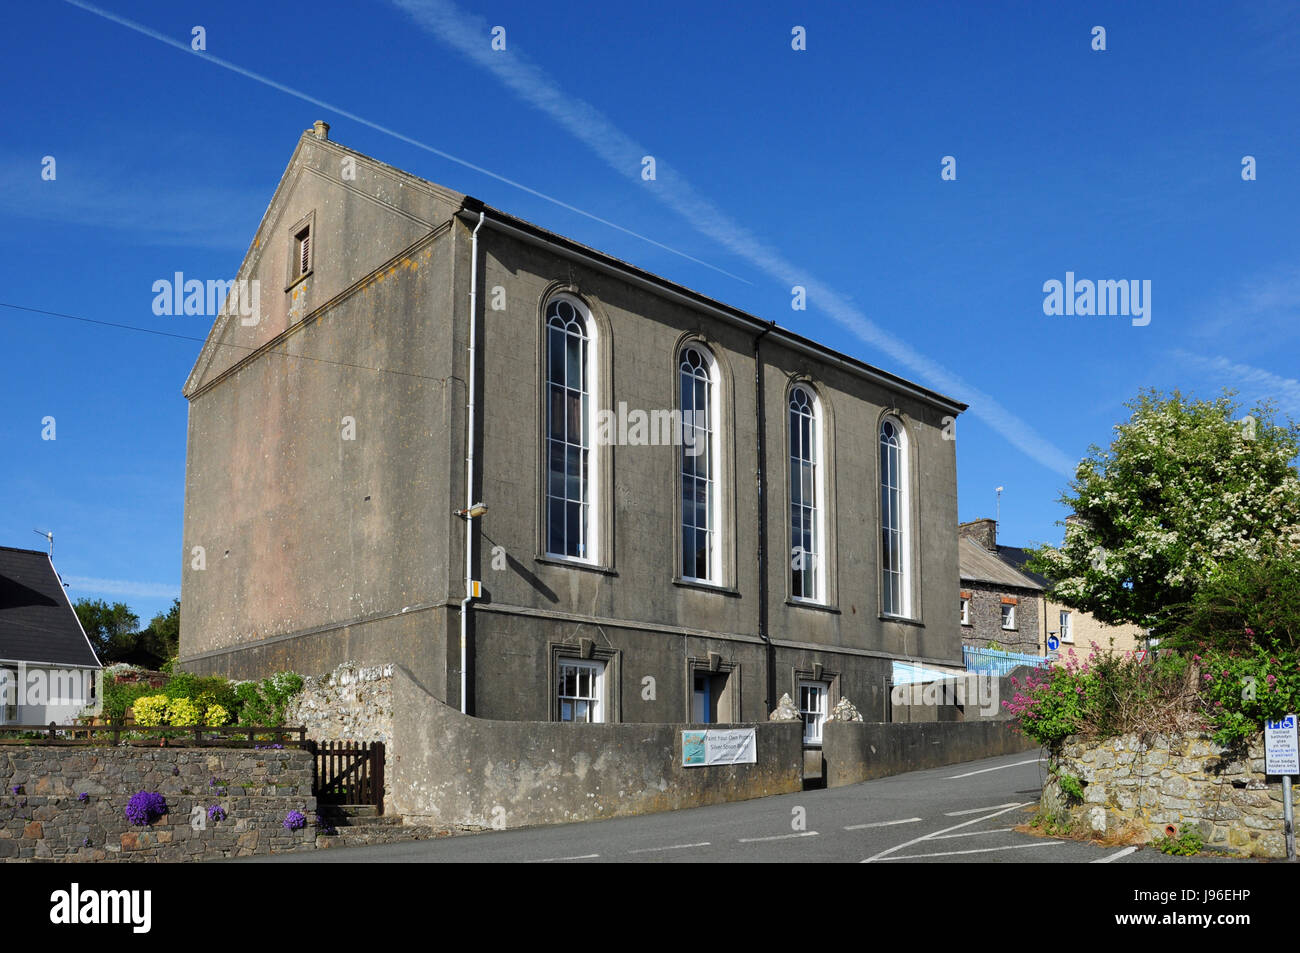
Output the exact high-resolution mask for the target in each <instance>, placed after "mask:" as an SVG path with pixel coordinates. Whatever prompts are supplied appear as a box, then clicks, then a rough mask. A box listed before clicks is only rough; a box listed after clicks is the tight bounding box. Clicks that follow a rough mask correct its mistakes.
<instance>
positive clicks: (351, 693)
mask: <svg viewBox="0 0 1300 953" xmlns="http://www.w3.org/2000/svg"><path fill="white" fill-rule="evenodd" d="M284 719H285V721H284V723H285V724H286V725H295V726H297V725H302V726H303V727H304V728H306V729H307V737H308V738H310V739H311V740H312V741H365V742H368V741H380V742H383V745H384V755H385V761H386V762H389V763H391V762H392V761H393V760H394V759H395V752H394V750H393V666H392V665H391V664H389V665H380V666H370V667H365V668H363V667H361V666H359V665H357V663H356V662H344V663H343V664H342V665H340V666H339V667H338V668H336V669H334V671H332V672H330V673H329V674H327V675H318V676H311V677H304V678H303V687H302V691H301V692H300V693H299V694H297V695H295V696H294V697H293V699H292V700H291V701H290V702H289V706H288V708H287V709H286V710H285V715H284ZM392 798H393V773H392V770H391V769H386V770H385V771H384V803H385V804H390V803H392Z"/></svg>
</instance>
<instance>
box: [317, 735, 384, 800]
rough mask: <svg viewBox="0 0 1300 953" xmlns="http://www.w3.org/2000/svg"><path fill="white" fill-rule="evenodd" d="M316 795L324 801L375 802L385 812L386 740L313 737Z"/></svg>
mask: <svg viewBox="0 0 1300 953" xmlns="http://www.w3.org/2000/svg"><path fill="white" fill-rule="evenodd" d="M311 747H312V753H313V754H314V755H315V759H316V770H315V782H314V784H313V789H314V793H315V795H316V799H317V800H318V801H320V802H322V803H325V804H373V805H374V806H375V807H376V809H377V813H379V814H383V813H384V743H383V742H382V741H371V742H364V741H361V742H358V741H313V742H311Z"/></svg>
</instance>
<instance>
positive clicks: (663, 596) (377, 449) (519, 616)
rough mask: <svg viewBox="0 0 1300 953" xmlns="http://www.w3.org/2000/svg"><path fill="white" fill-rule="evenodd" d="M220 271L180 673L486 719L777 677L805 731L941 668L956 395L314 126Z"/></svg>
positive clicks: (646, 714) (729, 710)
mask: <svg viewBox="0 0 1300 953" xmlns="http://www.w3.org/2000/svg"><path fill="white" fill-rule="evenodd" d="M237 280H238V281H239V282H245V283H249V284H248V285H247V286H248V287H252V288H260V301H258V308H257V309H255V310H254V309H250V308H244V307H243V305H244V304H246V303H247V302H248V300H249V299H250V298H251V299H254V300H256V299H258V295H256V294H251V295H245V296H244V297H243V298H242V300H241V301H240V302H239V304H240V307H238V308H236V307H231V306H229V305H228V306H227V308H226V313H224V314H223V315H222V316H221V317H219V318H218V319H217V320H216V322H215V323H214V325H213V327H212V329H211V332H210V334H209V336H208V339H207V342H206V343H205V345H204V347H203V349H202V351H201V353H200V354H199V357H198V360H197V361H196V363H195V365H194V368H193V371H192V373H191V374H190V377H189V379H188V381H187V382H186V385H185V390H184V392H185V396H186V398H187V399H188V400H189V432H188V447H187V459H186V496H185V524H184V550H185V556H184V558H185V571H184V576H183V585H182V612H181V658H180V667H181V668H184V669H188V670H191V671H197V672H217V673H224V674H227V675H230V676H232V677H236V678H249V677H256V676H262V675H265V674H266V673H268V672H270V671H273V670H276V669H282V668H288V669H294V670H297V671H299V672H302V673H304V674H307V675H320V674H323V673H326V672H329V671H331V670H332V669H333V668H334V667H335V666H337V665H339V664H340V663H341V662H343V661H345V660H353V661H355V662H356V663H357V664H358V665H361V666H376V665H386V664H397V665H400V666H402V667H403V668H404V669H406V670H407V671H409V672H410V673H412V675H413V677H414V678H415V679H417V680H418V683H419V684H420V685H421V686H422V687H423V688H424V689H425V690H427V692H428V693H429V694H430V695H432V696H433V697H435V698H437V699H440V700H442V701H445V702H446V703H447V704H449V705H451V706H454V707H459V708H461V709H462V710H465V711H467V712H469V713H470V714H474V715H477V716H481V717H484V718H492V719H503V720H532V721H562V720H581V721H596V722H688V721H690V722H739V721H756V720H760V719H764V718H766V716H767V714H768V712H769V711H770V710H771V709H772V708H774V707H775V705H776V701H777V699H778V698H779V697H780V696H781V695H782V694H786V693H788V694H790V695H791V697H792V698H793V699H794V700H795V701H796V703H797V704H798V705H799V707H800V709H801V711H802V713H803V714H804V715H805V720H806V724H807V734H806V740H808V741H809V742H810V743H815V742H816V741H817V740H818V738H819V735H820V725H821V724H822V722H823V721H824V719H825V717H826V716H827V714H829V712H830V711H831V710H832V709H833V707H834V706H835V704H836V703H837V702H838V701H839V700H840V699H841V698H843V697H848V698H850V699H851V700H852V701H853V702H854V703H855V704H856V705H857V707H858V708H859V709H860V710H861V711H862V713H863V715H864V717H866V718H868V719H871V720H881V719H882V718H884V717H885V713H886V712H887V686H888V683H889V678H890V672H891V666H892V664H893V662H894V661H895V660H898V659H905V660H909V661H912V662H916V663H920V664H935V665H941V666H950V667H951V666H954V665H955V666H960V664H961V643H962V639H961V633H960V630H959V627H958V625H957V624H956V621H955V620H954V619H953V614H952V602H953V596H954V595H955V591H956V589H957V578H958V555H957V553H958V550H957V545H956V540H955V538H954V537H953V534H952V529H951V528H952V526H953V525H954V523H955V522H956V459H955V447H954V443H953V441H951V440H949V439H945V425H946V424H950V423H951V421H952V420H953V419H954V418H955V416H956V415H958V414H960V413H961V412H962V411H963V410H964V409H965V405H963V404H961V403H959V402H957V401H954V400H952V399H950V398H947V397H944V396H943V395H941V394H937V393H935V392H933V391H931V390H928V389H926V388H924V387H921V386H919V385H917V384H914V383H911V382H909V381H907V380H904V379H903V378H901V377H898V376H896V375H894V374H891V373H889V372H887V371H884V370H880V369H878V368H875V367H872V366H870V365H868V364H865V363H863V362H862V361H859V360H857V359H855V358H852V357H849V356H847V355H844V354H840V353H837V352H835V351H833V350H831V349H830V348H827V347H825V346H823V345H820V344H817V343H816V342H814V341H810V340H808V339H806V338H803V337H801V336H800V335H798V334H796V333H794V332H792V331H789V330H786V329H784V328H781V327H779V326H777V325H776V324H775V322H773V321H769V320H766V319H763V318H759V317H755V316H753V315H750V314H747V313H745V312H743V311H740V310H738V309H736V308H733V307H730V306H728V305H725V304H723V303H721V302H718V301H715V300H713V299H710V298H708V297H706V296H704V295H702V294H699V293H697V292H694V291H691V290H690V289H687V288H684V287H682V286H680V285H677V284H675V283H673V282H672V281H669V280H667V279H665V278H661V277H658V276H656V275H653V274H650V273H648V272H646V271H644V270H642V269H640V268H637V267H635V266H633V265H630V264H627V263H625V262H622V261H619V260H617V259H615V258H612V257H611V256H609V255H606V254H603V253H601V252H598V251H596V250H594V249H591V248H588V247H585V246H582V245H580V244H578V243H576V242H574V241H571V240H569V239H566V238H564V237H562V236H560V235H557V234H554V233H552V232H549V231H546V230H545V229H542V228H539V227H538V226H536V225H533V224H531V223H529V222H526V221H523V220H521V219H519V218H516V217H514V216H512V215H509V214H507V213H505V212H502V211H500V210H497V209H495V208H491V207H489V206H487V205H485V204H484V203H482V202H480V201H478V200H477V199H474V198H471V197H469V196H466V195H463V194H460V193H457V192H454V191H451V190H449V189H447V188H444V187H442V186H439V185H435V184H433V183H432V182H428V181H425V180H423V179H420V178H417V177H416V176H413V175H410V174H409V173H406V172H402V171H401V170H399V169H396V168H393V167H392V166H389V165H385V164H384V163H382V162H379V161H377V160H375V159H372V158H369V157H367V156H365V155H362V154H360V153H358V152H355V151H354V150H351V149H348V148H346V147H344V146H342V145H340V144H338V143H337V142H334V141H332V140H331V139H330V138H329V136H328V126H326V125H325V124H324V123H317V124H316V126H315V128H314V129H312V130H308V131H307V132H306V133H305V134H304V135H303V136H302V137H301V139H300V140H299V142H298V144H297V148H296V149H295V151H294V153H293V156H292V158H291V159H290V162H289V166H288V169H287V170H286V172H285V174H284V176H283V178H282V180H281V182H280V184H279V186H278V188H277V189H276V192H275V194H274V196H273V197H272V199H271V202H270V206H269V208H268V209H267V211H266V214H265V216H264V218H263V220H262V222H261V225H260V226H259V228H258V229H257V232H256V234H255V235H254V237H253V241H252V245H251V247H250V249H249V251H248V253H247V256H246V257H245V259H244V262H243V264H242V265H241V267H240V269H239V272H238V276H237ZM252 282H257V284H256V285H252V284H251V283H252ZM245 312H247V313H245Z"/></svg>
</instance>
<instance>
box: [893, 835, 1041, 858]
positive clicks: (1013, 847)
mask: <svg viewBox="0 0 1300 953" xmlns="http://www.w3.org/2000/svg"><path fill="white" fill-rule="evenodd" d="M1064 843H1065V841H1059V840H1045V841H1038V842H1037V843H1034V844H1010V845H1008V846H1007V847H980V848H978V849H976V850H948V851H943V852H942V853H938V854H898V855H897V856H895V857H886V858H884V859H885V860H919V859H921V858H922V857H956V856H957V855H958V854H991V853H993V852H994V851H999V850H1020V849H1021V848H1025V847H1051V846H1052V845H1053V844H1064Z"/></svg>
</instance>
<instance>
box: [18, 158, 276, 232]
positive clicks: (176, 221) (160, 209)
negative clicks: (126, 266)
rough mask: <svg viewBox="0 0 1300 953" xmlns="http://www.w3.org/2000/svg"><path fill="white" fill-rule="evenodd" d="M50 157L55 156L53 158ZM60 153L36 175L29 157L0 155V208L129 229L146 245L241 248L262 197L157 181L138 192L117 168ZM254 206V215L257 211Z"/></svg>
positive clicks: (45, 219)
mask: <svg viewBox="0 0 1300 953" xmlns="http://www.w3.org/2000/svg"><path fill="white" fill-rule="evenodd" d="M55 158H56V159H59V158H60V157H58V156H56V157H55ZM69 163H70V159H68V158H66V157H65V158H64V160H63V161H62V163H61V164H60V165H58V166H56V178H55V179H54V180H52V181H45V180H43V179H42V178H41V175H40V172H41V167H40V164H39V163H37V162H36V161H35V160H34V159H33V158H32V157H31V156H24V157H18V156H13V155H0V212H3V213H4V214H5V215H7V216H12V217H22V218H30V219H37V220H39V221H42V222H51V221H57V222H63V223H66V224H71V225H80V226H88V227H98V228H106V229H111V230H114V231H120V232H128V233H130V234H131V235H132V236H133V237H135V238H136V239H138V240H140V241H142V242H143V243H145V244H149V245H163V246H175V245H183V246H192V247H202V248H239V249H240V250H242V249H244V248H246V247H247V242H246V241H245V240H244V238H243V236H244V235H245V234H247V232H248V227H249V225H248V210H249V209H254V210H257V211H260V209H259V207H258V202H265V200H266V197H265V196H264V195H260V194H255V193H253V192H251V191H248V190H244V191H239V190H234V189H231V190H214V189H187V190H186V191H185V192H184V193H183V194H182V193H180V192H175V191H168V190H166V189H165V188H159V187H158V186H157V185H156V184H155V185H154V186H152V187H150V188H148V189H144V190H141V189H139V188H136V187H133V186H132V185H131V184H130V179H131V178H132V177H131V176H129V175H126V174H122V175H120V176H118V177H116V178H114V177H113V176H114V173H115V172H116V170H107V172H106V171H105V170H102V169H101V170H98V171H93V172H87V171H86V170H84V169H77V168H76V167H75V166H73V165H70V164H69ZM257 211H255V212H254V213H253V214H257Z"/></svg>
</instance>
